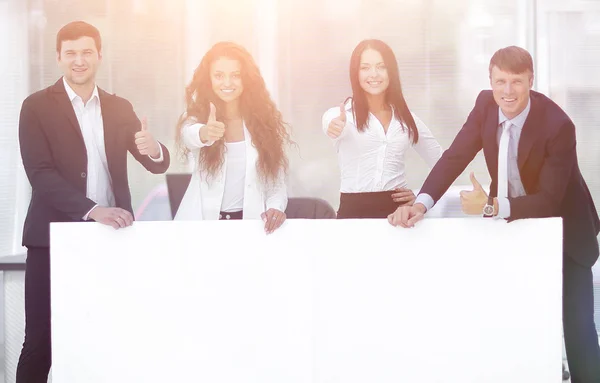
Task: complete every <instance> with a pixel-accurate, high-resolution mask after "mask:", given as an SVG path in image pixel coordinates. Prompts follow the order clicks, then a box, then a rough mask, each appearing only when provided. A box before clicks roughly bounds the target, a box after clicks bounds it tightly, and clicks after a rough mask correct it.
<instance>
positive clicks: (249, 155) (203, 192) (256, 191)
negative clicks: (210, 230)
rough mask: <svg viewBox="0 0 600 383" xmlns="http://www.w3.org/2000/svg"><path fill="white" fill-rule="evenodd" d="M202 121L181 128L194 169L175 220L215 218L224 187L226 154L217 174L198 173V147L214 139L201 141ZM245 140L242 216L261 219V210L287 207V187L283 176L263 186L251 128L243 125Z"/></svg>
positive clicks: (281, 209)
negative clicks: (271, 184) (192, 158)
mask: <svg viewBox="0 0 600 383" xmlns="http://www.w3.org/2000/svg"><path fill="white" fill-rule="evenodd" d="M202 126H204V124H198V123H193V124H190V125H186V126H184V127H183V129H182V133H181V134H182V140H183V143H184V145H185V146H186V147H187V148H188V149H189V150H190V152H191V153H192V154H193V156H194V163H195V165H194V172H193V173H192V178H191V180H190V184H189V186H188V188H187V190H186V192H185V195H184V196H183V199H182V200H181V204H180V205H179V209H178V210H177V214H176V215H175V218H174V220H176V221H177V220H179V221H185V220H187V221H190V220H194V221H197V220H205V219H207V220H210V219H212V220H217V219H219V213H220V210H221V202H222V201H223V193H224V191H225V174H226V170H227V156H225V161H224V163H223V166H222V167H221V169H220V171H219V173H218V174H216V175H215V176H214V177H212V178H211V179H210V183H207V181H206V175H203V176H202V177H201V176H200V171H201V169H200V168H199V162H198V157H199V154H200V150H202V148H203V147H205V146H210V145H212V144H213V142H210V141H209V142H207V143H202V141H201V140H200V128H201V127H202ZM244 141H245V142H246V186H245V190H244V208H243V209H244V213H243V218H244V219H261V214H262V213H264V212H265V211H267V210H268V209H277V210H280V211H285V208H286V207H287V201H288V199H287V189H286V185H285V179H284V177H283V176H282V177H281V178H280V180H279V182H277V184H276V185H274V186H271V187H269V188H266V187H265V186H264V185H262V184H260V183H259V180H258V174H257V172H256V165H255V164H256V161H257V160H258V151H257V150H256V148H255V147H254V146H253V145H252V137H251V136H250V132H248V129H246V126H245V125H244Z"/></svg>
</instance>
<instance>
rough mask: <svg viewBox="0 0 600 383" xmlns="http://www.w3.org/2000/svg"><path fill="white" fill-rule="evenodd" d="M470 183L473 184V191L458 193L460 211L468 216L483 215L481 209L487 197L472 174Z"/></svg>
mask: <svg viewBox="0 0 600 383" xmlns="http://www.w3.org/2000/svg"><path fill="white" fill-rule="evenodd" d="M471 183H472V184H473V190H471V191H467V190H463V191H461V192H460V203H461V205H462V211H463V213H465V214H469V215H481V214H483V207H484V206H485V204H486V203H487V200H488V195H487V193H486V192H485V190H483V187H482V186H481V184H480V183H479V181H477V179H476V178H475V174H474V173H473V172H471Z"/></svg>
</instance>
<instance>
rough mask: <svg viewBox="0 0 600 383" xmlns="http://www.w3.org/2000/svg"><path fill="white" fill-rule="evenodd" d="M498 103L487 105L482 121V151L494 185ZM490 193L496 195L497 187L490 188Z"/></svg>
mask: <svg viewBox="0 0 600 383" xmlns="http://www.w3.org/2000/svg"><path fill="white" fill-rule="evenodd" d="M498 123H499V122H498V105H497V104H496V102H493V103H492V104H490V105H488V110H487V111H486V113H485V122H484V129H485V131H484V137H483V139H484V141H483V145H484V148H485V149H484V153H485V156H486V159H487V163H488V170H489V172H490V177H491V179H492V185H496V182H494V180H497V179H498ZM490 193H491V194H492V195H496V193H497V189H496V188H494V190H490Z"/></svg>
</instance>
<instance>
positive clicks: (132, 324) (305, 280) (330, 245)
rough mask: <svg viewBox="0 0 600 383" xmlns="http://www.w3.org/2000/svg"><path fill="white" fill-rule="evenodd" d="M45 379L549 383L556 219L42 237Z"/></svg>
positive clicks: (148, 227)
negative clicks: (48, 319) (48, 334)
mask: <svg viewBox="0 0 600 383" xmlns="http://www.w3.org/2000/svg"><path fill="white" fill-rule="evenodd" d="M51 239H52V250H51V251H52V254H51V277H52V347H53V355H52V360H53V367H52V374H53V381H54V382H55V383H81V382H86V383H105V382H111V383H119V382H123V383H132V382H144V383H154V382H156V383H159V382H160V383H164V382H210V383H241V382H249V383H282V382H285V383H295V382H297V383H338V382H343V383H359V382H360V383H365V382H377V383H387V382H390V383H392V382H394V383H398V382H419V383H433V382H439V383H452V382H457V383H467V382H472V383H482V382H486V383H506V382H511V383H514V382H526V383H537V382H539V383H553V382H556V383H560V382H561V369H560V366H561V361H562V332H561V307H562V303H561V297H562V289H561V286H562V282H561V281H562V229H561V221H560V219H537V220H524V221H516V222H512V223H506V222H504V221H502V220H494V219H483V218H482V219H427V220H424V221H422V222H420V223H419V224H418V225H417V226H416V227H415V228H413V229H401V228H394V227H391V226H390V225H389V224H388V223H387V222H386V221H385V220H340V221H336V220H322V221H319V220H288V221H287V222H286V223H285V224H284V226H283V227H282V228H281V229H280V230H278V231H276V232H275V233H273V234H271V235H265V234H264V231H263V224H262V222H260V221H203V222H136V223H134V225H133V226H132V227H129V228H126V229H122V230H114V229H112V228H110V227H107V226H103V225H100V224H95V223H59V224H52V226H51Z"/></svg>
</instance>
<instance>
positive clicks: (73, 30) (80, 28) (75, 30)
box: [56, 21, 102, 54]
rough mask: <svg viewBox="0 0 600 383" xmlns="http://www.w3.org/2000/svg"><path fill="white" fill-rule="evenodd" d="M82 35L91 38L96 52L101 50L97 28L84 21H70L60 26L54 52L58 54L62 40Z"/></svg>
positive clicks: (100, 40)
mask: <svg viewBox="0 0 600 383" xmlns="http://www.w3.org/2000/svg"><path fill="white" fill-rule="evenodd" d="M82 37H91V38H93V39H94V42H95V43H96V49H97V50H98V52H100V51H101V50H102V39H101V38H100V31H99V30H98V28H96V27H95V26H93V25H91V24H88V23H86V22H84V21H72V22H70V23H69V24H67V25H65V26H64V27H62V28H60V30H59V31H58V33H57V34H56V52H58V54H60V50H61V48H62V43H63V41H70V40H77V39H80V38H82Z"/></svg>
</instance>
